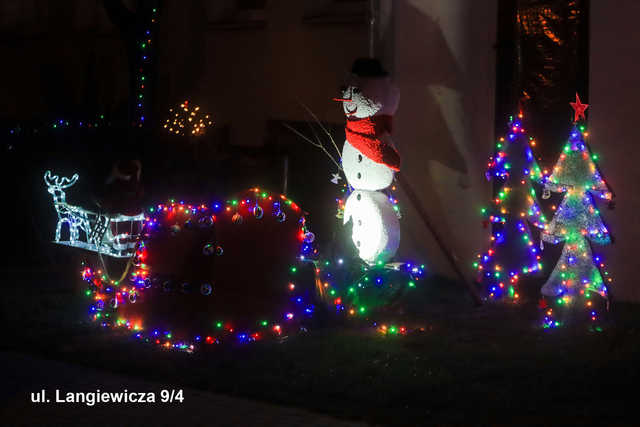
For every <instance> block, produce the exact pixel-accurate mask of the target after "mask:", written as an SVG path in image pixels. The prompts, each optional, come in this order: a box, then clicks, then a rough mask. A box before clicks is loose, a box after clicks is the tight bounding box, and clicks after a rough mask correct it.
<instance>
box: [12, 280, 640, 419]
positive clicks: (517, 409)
mask: <svg viewBox="0 0 640 427" xmlns="http://www.w3.org/2000/svg"><path fill="white" fill-rule="evenodd" d="M15 280H16V281H14V282H12V283H11V282H9V283H7V284H6V285H5V287H4V289H3V294H2V299H1V305H0V316H1V317H0V321H1V324H2V325H3V327H4V332H3V335H2V336H3V339H2V344H1V345H2V349H4V350H11V351H19V352H22V353H30V354H34V355H37V356H38V357H43V358H47V359H52V360H61V361H65V362H70V363H73V364H77V365H82V366H87V367H92V368H99V369H102V370H106V371H109V372H111V373H116V374H119V375H124V376H127V377H131V378H142V379H145V380H149V381H156V382H161V383H163V384H167V385H169V386H171V387H190V388H195V389H201V390H206V391H214V392H219V393H224V394H228V395H232V396H239V397H244V398H250V399H254V400H259V401H265V402H270V403H277V404H281V405H287V406H293V407H300V408H305V409H308V410H311V411H314V412H319V413H323V414H328V415H332V416H335V417H339V418H343V419H347V420H354V421H356V420H358V421H365V422H369V423H371V424H379V425H429V424H438V425H449V424H514V423H517V424H567V423H569V424H591V423H598V424H602V423H606V424H609V425H610V424H629V423H632V424H633V423H636V422H638V421H637V420H636V418H637V416H636V414H635V410H634V409H635V408H634V406H632V405H634V404H635V400H636V398H637V393H636V392H634V390H636V389H637V383H638V381H639V380H640V366H639V364H638V361H639V360H640V310H639V309H638V307H636V306H632V305H624V304H614V305H613V311H612V321H611V324H609V325H607V326H606V327H605V328H604V330H603V331H602V332H591V331H589V330H588V329H587V328H581V327H577V328H570V329H569V328H564V329H559V330H543V329H541V328H539V327H538V326H537V323H538V322H537V319H538V311H537V308H536V305H535V302H532V303H531V304H524V305H522V306H510V307H507V306H496V305H489V306H483V307H480V308H475V307H474V306H473V305H472V304H471V302H470V300H469V299H468V297H467V296H466V294H465V291H464V289H463V287H461V286H458V285H456V284H455V283H449V282H446V281H443V280H437V279H430V280H428V281H426V283H424V284H423V285H422V287H421V290H419V293H418V294H417V295H419V296H416V294H414V295H413V296H412V301H411V308H412V309H411V313H412V314H411V315H410V316H411V317H412V321H413V322H416V323H418V324H422V325H423V327H424V331H422V332H418V333H414V334H409V335H407V336H382V335H380V334H379V333H376V332H375V331H373V330H372V329H363V328H362V327H354V326H350V325H349V324H348V323H347V324H346V325H339V326H338V325H334V324H327V325H325V326H324V327H320V328H316V329H312V330H309V332H307V333H304V334H299V335H296V336H291V337H289V338H288V339H286V340H284V341H283V342H275V341H263V342H256V343H252V344H249V345H238V346H236V345H217V346H212V349H211V350H209V351H201V352H196V353H194V354H187V353H181V352H174V351H164V350H160V349H158V348H155V347H150V346H147V345H144V344H141V343H139V342H137V341H134V340H132V339H131V338H130V337H129V335H128V334H123V333H114V332H109V331H105V330H102V329H100V328H98V327H96V326H95V325H93V324H91V323H89V322H87V320H86V317H85V313H86V300H85V299H84V298H83V295H82V293H81V292H79V291H78V289H76V288H73V287H70V286H65V285H64V284H63V283H61V284H60V285H58V286H56V285H55V284H51V283H45V282H42V281H39V282H38V283H36V282H33V283H32V284H26V285H20V286H18V282H17V280H18V279H17V278H16V279H15ZM99 386H100V385H99V384H96V387H98V388H99Z"/></svg>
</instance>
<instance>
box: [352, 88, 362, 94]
mask: <svg viewBox="0 0 640 427" xmlns="http://www.w3.org/2000/svg"><path fill="white" fill-rule="evenodd" d="M351 92H353V93H360V89H359V88H357V87H354V88H353V89H352V90H351Z"/></svg>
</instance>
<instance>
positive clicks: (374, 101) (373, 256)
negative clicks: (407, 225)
mask: <svg viewBox="0 0 640 427" xmlns="http://www.w3.org/2000/svg"><path fill="white" fill-rule="evenodd" d="M352 73H353V74H352V78H351V79H350V82H349V85H348V86H347V88H346V89H345V90H344V91H343V93H342V98H336V101H341V102H342V105H343V108H344V113H345V115H346V116H347V124H346V126H345V134H346V141H345V142H344V147H343V149H342V167H343V170H344V174H345V176H346V178H347V181H348V183H349V185H350V186H351V187H353V192H352V193H351V194H350V195H349V197H348V198H347V201H346V203H345V208H344V217H343V218H344V223H345V224H346V223H348V222H349V221H352V226H353V229H352V230H353V231H352V233H351V239H352V240H353V243H354V244H355V245H356V248H357V249H358V254H359V256H360V258H361V259H363V260H364V261H366V262H367V263H369V264H374V263H376V262H378V261H382V262H386V261H388V260H389V259H391V258H392V257H393V255H394V254H395V252H396V250H397V249H398V245H399V243H400V224H399V222H398V217H397V215H396V212H395V210H394V208H393V205H392V203H391V202H390V200H389V197H388V196H387V195H386V194H385V193H383V192H382V191H381V190H384V189H386V188H387V187H389V186H390V185H391V183H392V182H393V177H394V174H395V173H396V172H398V171H399V170H400V156H399V155H398V152H397V150H396V149H395V147H394V145H393V141H392V139H391V121H392V117H393V114H394V113H395V112H396V110H397V108H398V101H399V93H398V90H397V88H396V87H395V86H394V85H393V83H392V82H391V79H390V78H389V76H388V74H387V73H386V72H385V71H384V70H383V69H382V67H381V65H380V63H379V62H378V61H377V60H375V59H358V60H356V61H355V63H354V65H353V69H352Z"/></svg>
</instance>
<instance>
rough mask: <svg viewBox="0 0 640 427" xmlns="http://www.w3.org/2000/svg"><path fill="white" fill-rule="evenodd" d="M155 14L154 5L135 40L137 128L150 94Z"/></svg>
mask: <svg viewBox="0 0 640 427" xmlns="http://www.w3.org/2000/svg"><path fill="white" fill-rule="evenodd" d="M157 14H158V9H157V8H155V7H154V8H152V9H151V16H150V17H149V18H148V19H149V22H148V24H147V26H146V28H145V29H144V31H143V32H142V33H141V34H140V36H139V39H138V41H137V46H138V48H139V52H138V55H139V56H138V67H137V74H136V99H135V114H134V122H133V125H134V126H135V127H139V128H141V127H143V125H144V123H145V119H146V114H147V113H146V111H147V106H148V102H149V97H150V94H151V86H150V81H149V77H150V76H149V73H150V70H151V66H152V61H153V54H152V52H153V46H152V43H153V30H154V29H155V26H156V23H157V19H158V18H157Z"/></svg>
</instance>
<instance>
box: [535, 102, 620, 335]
mask: <svg viewBox="0 0 640 427" xmlns="http://www.w3.org/2000/svg"><path fill="white" fill-rule="evenodd" d="M571 106H572V107H573V108H574V110H575V120H576V121H577V120H578V119H579V118H580V117H582V118H584V111H585V110H586V109H587V107H588V105H587V104H582V103H581V102H580V99H579V98H578V96H577V95H576V102H575V103H571ZM587 136H588V133H587V132H586V131H585V127H584V126H583V125H578V124H575V125H574V127H573V129H572V131H571V134H570V136H569V140H568V141H567V143H566V145H565V146H564V149H563V151H562V153H561V154H560V158H559V160H558V162H557V163H556V165H555V166H554V168H553V172H552V174H551V176H550V177H549V178H548V179H547V180H546V183H545V189H546V190H548V191H553V192H558V193H564V199H563V200H562V203H561V204H560V206H559V207H558V208H557V209H556V212H555V215H554V217H553V219H552V220H551V222H550V223H549V225H548V227H547V229H546V230H545V231H544V232H543V233H542V240H543V241H545V242H549V243H553V244H556V243H560V242H564V248H563V250H562V255H561V256H560V260H559V261H558V263H557V265H556V267H555V268H554V270H553V272H552V273H551V275H550V276H549V278H548V280H547V281H546V283H545V284H544V286H543V287H542V294H543V295H544V296H546V297H550V301H551V304H550V305H547V304H544V326H545V327H557V326H560V325H561V324H562V321H561V320H559V316H558V313H556V312H554V307H553V305H555V306H556V310H558V308H560V307H562V308H568V307H570V306H572V305H573V303H574V302H575V301H576V300H581V301H584V303H585V307H586V310H587V317H588V318H589V319H591V320H592V321H594V322H595V321H597V320H598V314H597V312H596V310H595V308H594V301H593V298H592V296H593V295H600V296H601V297H603V298H604V299H605V300H606V299H607V298H608V287H609V285H610V284H611V282H612V279H611V278H610V277H609V274H608V272H606V271H604V264H603V263H602V260H601V259H600V257H599V256H596V257H594V256H593V254H592V252H591V245H590V242H591V243H596V244H599V245H606V244H609V243H611V237H610V235H609V230H608V229H607V227H606V225H605V224H604V223H603V221H602V218H601V217H600V211H599V210H598V209H597V208H596V206H595V204H594V199H593V196H596V198H598V199H601V200H605V201H608V202H611V201H612V199H613V194H612V192H611V190H610V189H609V186H608V185H607V183H606V182H605V181H604V180H603V179H602V176H601V175H600V172H599V171H598V168H597V167H596V164H595V160H596V158H597V156H595V155H592V154H591V153H590V150H589V148H588V146H587V144H586V142H585V137H587ZM603 274H604V276H605V278H603Z"/></svg>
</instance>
